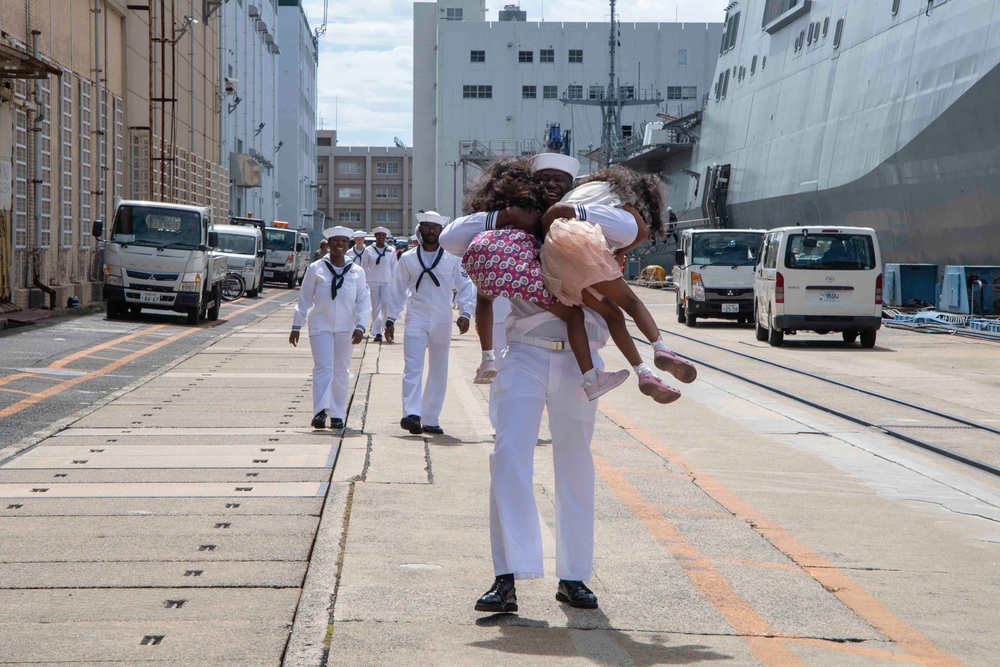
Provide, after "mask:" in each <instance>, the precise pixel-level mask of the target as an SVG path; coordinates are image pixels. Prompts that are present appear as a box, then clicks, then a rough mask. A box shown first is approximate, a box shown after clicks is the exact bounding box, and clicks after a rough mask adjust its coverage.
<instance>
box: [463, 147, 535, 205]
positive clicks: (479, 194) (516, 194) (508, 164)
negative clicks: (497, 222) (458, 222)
mask: <svg viewBox="0 0 1000 667" xmlns="http://www.w3.org/2000/svg"><path fill="white" fill-rule="evenodd" d="M508 206H519V207H521V208H527V209H536V210H538V211H544V210H545V208H546V204H545V188H544V187H542V184H541V183H540V182H539V181H538V180H537V179H536V178H535V177H534V175H532V173H531V158H530V157H503V158H499V159H497V160H494V161H493V162H491V163H490V164H489V165H487V167H486V169H485V170H483V176H482V178H481V179H480V180H479V182H478V183H477V184H476V185H475V186H474V187H473V188H472V189H471V190H470V191H469V193H468V194H467V195H466V197H465V201H464V202H463V212H464V213H465V214H466V215H470V214H472V213H481V212H485V211H498V210H500V209H504V208H507V207H508Z"/></svg>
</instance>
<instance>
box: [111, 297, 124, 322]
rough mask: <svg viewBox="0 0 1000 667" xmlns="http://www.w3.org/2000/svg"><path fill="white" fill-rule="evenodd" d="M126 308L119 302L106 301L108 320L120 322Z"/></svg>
mask: <svg viewBox="0 0 1000 667" xmlns="http://www.w3.org/2000/svg"><path fill="white" fill-rule="evenodd" d="M127 311H128V307H127V306H126V305H125V304H124V303H122V302H121V301H108V306H107V313H108V319H109V320H120V319H122V318H123V317H125V313H126V312H127Z"/></svg>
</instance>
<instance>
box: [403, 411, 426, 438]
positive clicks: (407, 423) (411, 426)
mask: <svg viewBox="0 0 1000 667" xmlns="http://www.w3.org/2000/svg"><path fill="white" fill-rule="evenodd" d="M399 425H400V426H401V427H403V428H405V429H406V430H407V431H409V432H410V433H412V434H413V435H420V434H421V433H423V432H424V430H423V427H422V426H421V425H420V417H418V416H417V415H406V416H405V417H403V418H402V419H400V420H399Z"/></svg>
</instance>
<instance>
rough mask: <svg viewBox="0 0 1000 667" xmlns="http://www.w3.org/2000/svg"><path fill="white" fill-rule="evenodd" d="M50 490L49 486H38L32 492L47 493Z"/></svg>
mask: <svg viewBox="0 0 1000 667" xmlns="http://www.w3.org/2000/svg"><path fill="white" fill-rule="evenodd" d="M48 490H49V489H48V487H36V488H34V489H32V490H31V492H32V493H45V492H46V491H48Z"/></svg>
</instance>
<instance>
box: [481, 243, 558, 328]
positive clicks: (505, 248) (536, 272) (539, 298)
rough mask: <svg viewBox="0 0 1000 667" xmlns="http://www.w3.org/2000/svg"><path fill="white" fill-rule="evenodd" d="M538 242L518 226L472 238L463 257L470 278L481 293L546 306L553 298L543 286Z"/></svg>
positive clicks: (549, 304) (547, 306) (553, 301)
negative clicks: (517, 227)
mask: <svg viewBox="0 0 1000 667" xmlns="http://www.w3.org/2000/svg"><path fill="white" fill-rule="evenodd" d="M540 249H541V243H539V242H538V239H536V238H535V237H534V236H533V235H531V234H529V233H528V232H526V231H523V230H520V229H491V230H488V231H484V232H480V233H479V234H477V235H476V237H475V238H474V239H473V240H472V243H471V244H470V245H469V249H468V250H467V251H466V252H465V256H464V257H463V258H462V265H463V266H464V267H465V271H466V272H467V273H468V274H469V278H470V279H471V280H472V282H473V283H474V284H475V285H476V287H477V288H479V291H480V292H482V293H483V294H486V295H489V296H492V297H498V296H502V297H506V298H508V299H520V300H522V301H530V302H532V303H536V304H538V305H539V306H541V307H542V308H549V307H550V306H552V305H553V304H554V303H556V298H555V297H554V296H552V294H551V293H550V292H549V291H548V290H547V289H545V284H544V282H543V280H542V265H541V262H540V261H539V257H538V253H539V250H540Z"/></svg>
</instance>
